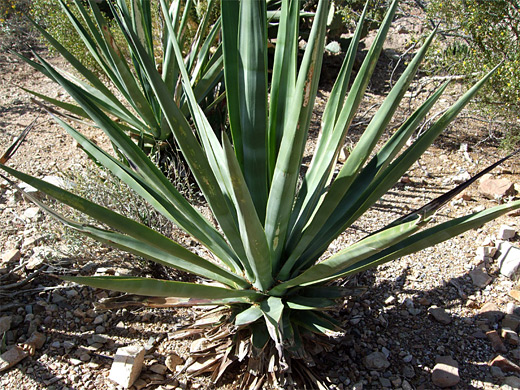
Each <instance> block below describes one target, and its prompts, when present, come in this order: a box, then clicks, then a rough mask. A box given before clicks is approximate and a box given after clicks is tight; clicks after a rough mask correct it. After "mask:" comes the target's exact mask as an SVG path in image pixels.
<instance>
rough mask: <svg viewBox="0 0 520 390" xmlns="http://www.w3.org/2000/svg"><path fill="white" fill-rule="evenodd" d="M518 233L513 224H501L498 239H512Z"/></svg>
mask: <svg viewBox="0 0 520 390" xmlns="http://www.w3.org/2000/svg"><path fill="white" fill-rule="evenodd" d="M515 234H516V230H515V229H513V228H512V227H511V226H507V225H502V226H500V230H499V231H498V239H499V240H510V239H511V238H513V237H514V236H515Z"/></svg>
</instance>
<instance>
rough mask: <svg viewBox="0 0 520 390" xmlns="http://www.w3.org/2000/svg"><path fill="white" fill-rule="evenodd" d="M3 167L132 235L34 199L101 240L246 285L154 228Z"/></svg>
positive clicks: (63, 219)
mask: <svg viewBox="0 0 520 390" xmlns="http://www.w3.org/2000/svg"><path fill="white" fill-rule="evenodd" d="M0 168H1V169H3V170H5V171H6V172H8V173H9V174H11V175H13V176H14V177H16V178H18V179H20V180H22V181H24V182H26V183H28V184H29V185H31V186H33V187H35V188H37V189H39V190H40V191H42V192H44V193H45V194H47V195H49V196H51V197H53V198H54V199H57V200H59V201H60V202H62V203H63V204H66V205H68V206H70V207H73V208H75V209H76V210H78V211H80V212H82V213H84V214H86V215H88V216H90V217H92V218H94V219H95V220H97V221H99V222H101V223H104V224H106V225H108V226H110V227H112V228H113V229H116V230H119V231H121V232H123V233H125V234H128V235H129V236H130V237H125V236H124V235H122V234H119V233H113V232H110V231H107V230H104V229H99V228H96V227H90V226H87V225H83V224H79V223H75V222H73V221H70V220H67V219H65V218H63V217H62V216H60V215H59V214H57V213H55V212H53V211H52V210H51V209H50V208H49V207H47V206H45V205H43V204H42V203H41V202H39V201H37V200H36V199H33V201H34V202H35V203H37V204H38V205H39V206H40V207H42V208H44V209H45V210H46V211H47V212H48V213H50V214H51V215H53V216H54V217H55V218H57V219H59V220H60V221H61V222H63V223H65V224H67V225H68V226H70V227H72V228H74V229H76V230H79V231H81V232H83V233H85V234H87V235H90V236H92V237H95V238H96V239H98V240H100V241H103V242H107V243H111V244H112V245H114V246H116V247H120V248H122V249H127V250H129V251H130V252H133V253H135V254H138V255H140V256H143V257H147V258H149V259H150V260H153V261H157V262H159V263H161V264H165V263H166V264H167V265H169V266H172V265H174V264H176V265H175V266H176V267H177V268H178V269H181V270H184V271H188V270H190V264H191V266H192V268H193V270H192V271H191V272H194V273H197V274H200V275H201V276H204V277H210V278H212V279H214V280H216V279H215V277H216V278H217V279H220V281H222V282H223V283H226V284H228V283H229V282H232V283H238V284H239V285H241V286H247V282H245V280H244V279H242V278H240V277H237V275H234V274H233V273H232V272H230V271H227V270H224V269H223V268H221V267H219V266H217V265H215V264H213V263H211V262H209V261H207V260H204V259H202V258H201V257H199V256H197V255H195V254H194V253H192V252H190V251H189V250H187V249H186V248H184V247H182V246H180V245H179V244H178V243H176V242H174V241H172V240H170V239H168V238H167V237H165V236H163V235H162V234H160V233H158V232H156V231H154V230H153V229H150V228H148V227H146V226H144V225H142V224H140V223H138V222H136V221H133V220H132V219H129V218H126V217H124V216H122V215H120V214H118V213H116V212H114V211H111V210H110V209H107V208H104V207H102V206H99V205H97V204H95V203H93V202H90V201H88V200H86V199H84V198H81V197H79V196H76V195H74V194H72V193H70V192H69V191H66V190H64V189H61V188H59V187H56V186H54V185H52V184H50V183H47V182H45V181H43V180H39V179H36V178H33V177H31V176H28V175H26V174H23V173H21V172H18V171H16V170H14V169H12V168H9V167H7V166H4V165H0Z"/></svg>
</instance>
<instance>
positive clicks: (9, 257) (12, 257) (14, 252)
mask: <svg viewBox="0 0 520 390" xmlns="http://www.w3.org/2000/svg"><path fill="white" fill-rule="evenodd" d="M21 258H22V253H21V252H20V251H19V250H18V249H10V250H8V251H5V252H4V253H2V263H11V262H12V263H14V262H15V261H18V260H20V259H21Z"/></svg>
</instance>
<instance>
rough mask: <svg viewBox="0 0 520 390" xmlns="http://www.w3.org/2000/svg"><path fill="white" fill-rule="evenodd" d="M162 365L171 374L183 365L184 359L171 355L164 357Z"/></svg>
mask: <svg viewBox="0 0 520 390" xmlns="http://www.w3.org/2000/svg"><path fill="white" fill-rule="evenodd" d="M164 363H165V364H166V367H168V369H169V370H170V371H171V372H175V371H176V368H177V366H178V365H180V364H183V363H184V359H183V358H181V357H180V356H179V355H177V354H175V353H171V354H169V355H168V356H167V357H166V360H165V361H164Z"/></svg>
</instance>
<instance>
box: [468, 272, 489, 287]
mask: <svg viewBox="0 0 520 390" xmlns="http://www.w3.org/2000/svg"><path fill="white" fill-rule="evenodd" d="M469 276H470V277H471V281H472V283H473V284H474V285H475V286H477V287H478V288H484V287H486V286H487V285H488V284H489V283H491V282H492V281H493V278H492V277H491V276H489V275H488V273H487V272H485V271H484V270H483V269H482V268H480V267H479V268H475V269H473V270H471V271H470V272H469Z"/></svg>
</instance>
